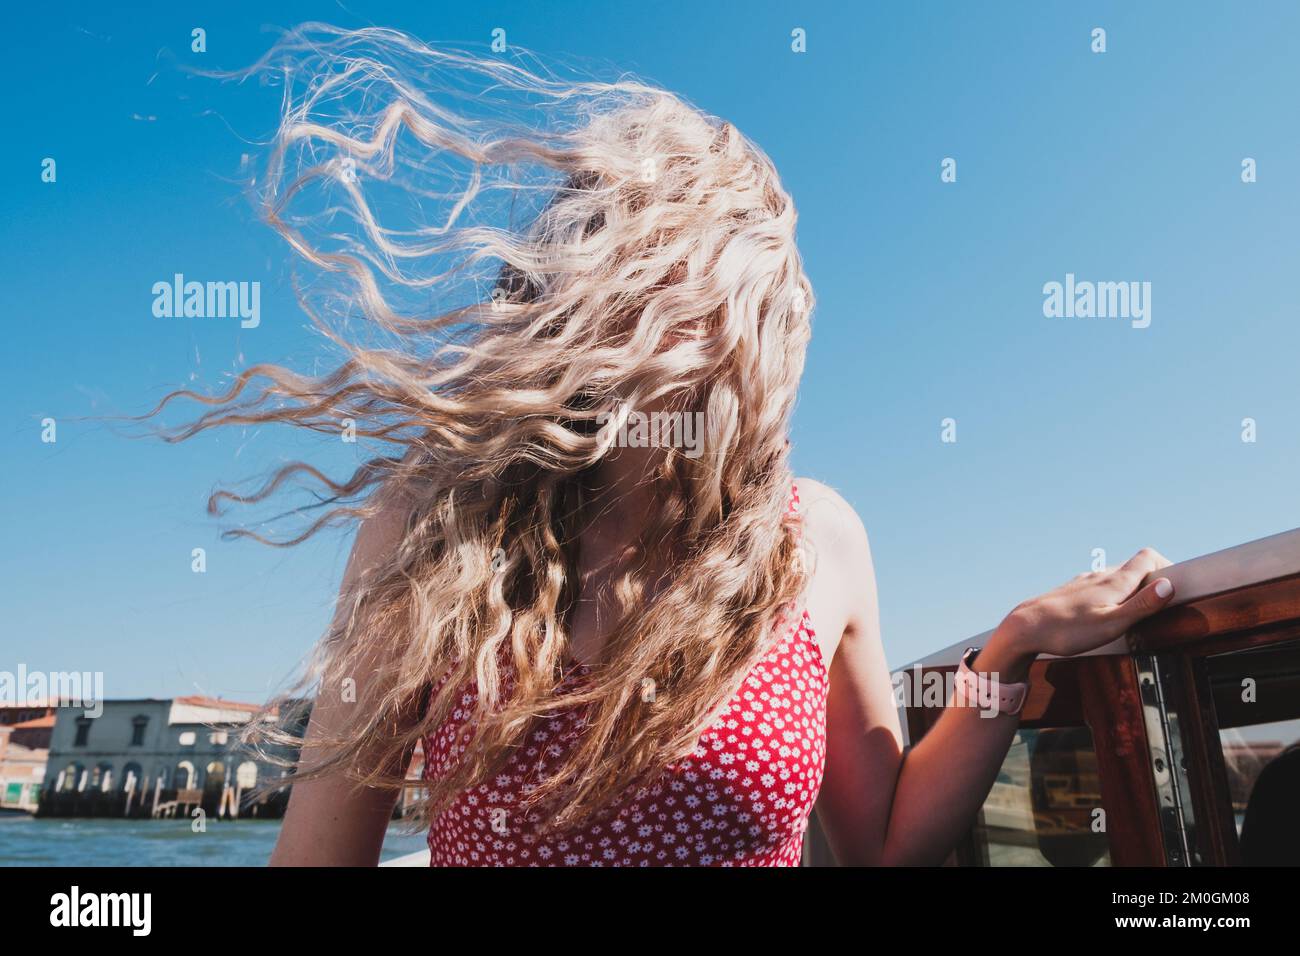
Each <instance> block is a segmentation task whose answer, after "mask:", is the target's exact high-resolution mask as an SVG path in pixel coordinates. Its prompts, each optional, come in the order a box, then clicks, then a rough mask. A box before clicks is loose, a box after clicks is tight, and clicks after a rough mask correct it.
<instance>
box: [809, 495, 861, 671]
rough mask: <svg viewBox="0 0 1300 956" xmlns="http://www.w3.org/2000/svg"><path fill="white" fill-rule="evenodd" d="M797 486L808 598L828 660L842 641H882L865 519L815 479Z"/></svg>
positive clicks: (823, 655) (814, 625)
mask: <svg viewBox="0 0 1300 956" xmlns="http://www.w3.org/2000/svg"><path fill="white" fill-rule="evenodd" d="M795 484H796V486H797V487H798V490H799V511H800V514H801V515H802V516H803V536H804V541H805V543H806V545H807V548H806V550H807V556H808V558H809V560H810V570H811V577H810V579H809V582H808V586H807V590H806V591H805V598H804V599H805V603H806V607H807V610H808V614H809V616H810V617H811V618H812V621H813V627H814V630H815V631H816V633H817V641H818V643H819V644H820V645H821V648H822V659H823V661H827V662H829V661H831V660H832V659H834V657H835V655H836V652H837V651H839V649H840V645H841V639H842V638H846V637H847V638H853V637H856V636H859V635H865V636H867V637H868V638H869V639H873V640H878V639H879V638H878V631H879V627H878V625H877V624H876V621H877V617H878V611H877V607H876V577H875V569H874V568H873V567H872V563H871V546H870V544H869V543H868V541H867V530H866V528H864V527H863V525H862V519H861V518H859V517H858V513H857V512H856V511H854V510H853V506H852V505H850V504H849V503H848V502H847V501H845V500H844V497H843V496H842V495H841V494H840V493H839V492H837V491H835V490H834V489H833V488H829V487H827V486H826V485H824V484H822V483H821V482H820V481H814V480H813V479H811V478H799V479H797V480H796V482H795Z"/></svg>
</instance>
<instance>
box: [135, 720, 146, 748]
mask: <svg viewBox="0 0 1300 956" xmlns="http://www.w3.org/2000/svg"><path fill="white" fill-rule="evenodd" d="M148 726H149V718H148V717H137V718H135V720H133V721H131V746H132V747H143V746H144V729H145V728H146V727H148Z"/></svg>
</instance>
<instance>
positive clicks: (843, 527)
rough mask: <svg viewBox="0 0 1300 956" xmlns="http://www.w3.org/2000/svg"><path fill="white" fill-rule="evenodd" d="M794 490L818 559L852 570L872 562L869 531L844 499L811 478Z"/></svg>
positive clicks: (802, 480)
mask: <svg viewBox="0 0 1300 956" xmlns="http://www.w3.org/2000/svg"><path fill="white" fill-rule="evenodd" d="M795 486H796V487H797V488H798V489H799V513H800V514H801V515H802V516H803V525H804V534H805V535H806V537H807V539H808V542H809V544H810V545H811V546H812V548H813V550H814V552H815V553H816V555H817V556H819V557H820V558H821V559H822V560H826V559H828V558H829V559H832V560H836V561H837V562H847V563H848V564H849V565H850V566H852V565H855V564H857V563H859V562H860V561H862V560H863V559H864V558H865V559H866V560H867V561H870V554H871V548H870V545H869V543H868V541H867V529H866V528H865V527H864V526H863V524H862V519H861V518H859V517H858V513H857V512H856V511H854V510H853V506H852V505H851V504H849V503H848V502H847V501H845V500H844V496H843V495H841V494H840V493H839V492H838V491H836V490H835V489H834V488H831V487H829V486H827V485H824V484H822V483H821V482H820V481H816V480H814V479H812V478H796V479H795Z"/></svg>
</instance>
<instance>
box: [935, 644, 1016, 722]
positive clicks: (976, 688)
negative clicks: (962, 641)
mask: <svg viewBox="0 0 1300 956" xmlns="http://www.w3.org/2000/svg"><path fill="white" fill-rule="evenodd" d="M979 652H980V649H979V648H978V647H968V648H966V650H965V651H964V652H963V653H962V655H961V663H960V664H958V665H957V678H956V680H955V682H954V684H953V691H954V693H953V697H954V702H955V703H958V704H963V705H969V704H970V703H972V701H973V702H974V703H976V704H978V705H979V708H980V710H993V709H994V707H996V708H997V712H998V713H1000V714H1018V713H1020V711H1021V709H1022V708H1023V707H1024V706H1025V698H1026V697H1028V696H1029V684H1028V682H1021V683H1018V684H1005V683H1003V682H1002V681H1000V680H998V679H997V677H996V676H993V677H990V676H989V675H988V674H977V673H975V671H973V670H972V669H971V664H972V663H974V661H975V655H976V654H978V653H979Z"/></svg>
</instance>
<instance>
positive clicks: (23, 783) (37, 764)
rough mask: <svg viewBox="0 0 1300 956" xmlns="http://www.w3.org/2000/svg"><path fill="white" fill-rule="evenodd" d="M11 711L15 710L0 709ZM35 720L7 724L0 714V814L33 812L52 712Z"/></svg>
mask: <svg viewBox="0 0 1300 956" xmlns="http://www.w3.org/2000/svg"><path fill="white" fill-rule="evenodd" d="M3 710H5V711H14V710H17V708H3ZM49 711H50V713H48V714H43V715H41V716H38V717H28V715H27V714H23V715H22V716H23V717H28V719H24V720H18V721H14V722H11V721H9V720H6V719H5V718H6V717H11V716H15V715H14V714H11V713H5V714H0V811H5V812H13V811H23V812H27V813H31V812H33V811H35V810H36V806H37V802H38V800H39V798H40V792H41V784H42V783H43V782H44V780H45V765H46V760H47V758H48V756H49V752H50V735H51V733H52V732H53V730H54V713H53V708H49Z"/></svg>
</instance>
